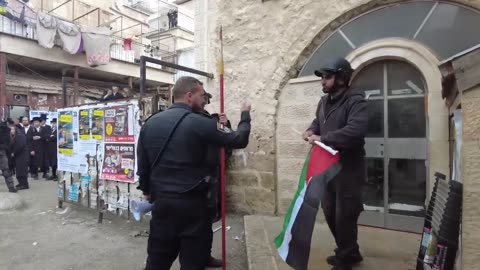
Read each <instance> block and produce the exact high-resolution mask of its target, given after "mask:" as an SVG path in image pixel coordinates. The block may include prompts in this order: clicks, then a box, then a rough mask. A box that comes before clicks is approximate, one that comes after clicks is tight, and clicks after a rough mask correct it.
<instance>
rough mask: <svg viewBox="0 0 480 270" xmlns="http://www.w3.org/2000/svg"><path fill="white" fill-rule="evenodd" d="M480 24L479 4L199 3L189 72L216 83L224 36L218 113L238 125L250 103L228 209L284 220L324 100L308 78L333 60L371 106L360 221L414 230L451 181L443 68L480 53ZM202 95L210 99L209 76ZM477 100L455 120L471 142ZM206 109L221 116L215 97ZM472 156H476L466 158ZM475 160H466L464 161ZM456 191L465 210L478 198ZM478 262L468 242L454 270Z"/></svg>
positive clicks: (466, 170)
mask: <svg viewBox="0 0 480 270" xmlns="http://www.w3.org/2000/svg"><path fill="white" fill-rule="evenodd" d="M479 23H480V1H477V0H470V1H463V0H458V1H398V0H396V1H395V0H388V1H378V0H360V1H347V0H340V1H325V0H322V1H292V0H268V1H267V0H264V1H260V0H257V1H246V0H242V1H213V0H210V1H209V0H198V1H197V3H196V13H195V41H196V49H195V50H196V51H195V59H196V68H198V69H203V70H207V71H209V72H215V73H217V60H218V58H219V55H220V43H219V34H218V33H219V30H220V26H221V27H222V28H223V39H224V42H223V46H224V51H223V55H224V61H225V89H226V90H225V91H226V92H225V98H226V108H227V113H228V114H229V116H230V118H232V119H233V121H234V122H235V121H237V120H238V118H239V112H238V109H239V104H240V102H239V101H240V100H241V99H244V98H247V99H250V100H251V101H252V102H253V106H252V107H253V113H252V119H253V122H252V125H253V131H252V136H251V143H250V145H249V146H248V148H247V149H245V150H241V151H237V152H236V153H235V154H234V156H233V158H232V161H231V164H230V171H229V178H228V187H227V192H228V199H229V200H228V203H229V206H230V207H231V208H233V209H235V210H237V211H241V212H247V213H264V214H278V215H281V214H283V213H285V212H286V210H287V208H288V206H289V203H290V201H291V199H292V196H293V192H294V191H295V190H296V185H297V183H298V176H299V174H300V169H301V166H302V164H303V162H304V159H305V155H306V153H307V151H308V149H309V146H308V145H306V144H305V143H304V142H303V141H302V140H301V136H300V134H299V133H301V132H303V131H304V130H305V129H306V128H307V126H308V125H309V123H310V122H311V120H312V119H313V117H314V111H315V108H316V105H317V103H318V100H319V99H320V96H321V95H322V91H321V83H320V80H319V79H318V78H316V77H315V76H313V75H312V74H313V71H314V69H315V68H317V67H318V66H320V65H321V64H322V62H324V61H325V60H326V59H327V58H328V57H335V56H339V57H346V58H347V59H348V60H349V61H351V63H352V66H353V67H354V68H355V69H356V72H355V74H354V78H353V81H352V84H353V85H354V86H355V87H357V88H359V89H362V90H364V91H365V92H366V94H367V96H368V104H369V118H370V121H369V122H370V123H369V127H368V136H367V140H366V141H367V142H366V146H365V149H366V152H367V168H366V171H367V178H368V183H367V185H366V187H365V193H364V203H365V209H366V211H365V212H364V213H363V214H362V216H361V220H360V223H362V224H366V225H373V226H378V227H384V228H390V229H400V230H407V231H419V230H421V228H422V222H423V217H424V209H425V203H426V202H427V201H428V197H429V195H430V192H431V189H432V187H433V181H434V174H435V173H436V172H440V173H443V174H445V175H447V177H448V178H449V180H450V178H452V177H451V176H452V171H453V168H452V167H453V165H452V164H453V161H452V160H453V157H452V156H454V151H452V150H451V147H450V145H451V143H450V141H451V140H453V139H452V137H451V134H450V133H451V132H450V130H451V128H452V125H453V124H452V121H451V118H452V117H453V113H454V110H452V109H451V108H452V106H453V105H451V104H449V103H448V102H447V103H446V100H445V99H444V98H445V97H446V96H444V95H442V89H443V90H444V88H445V85H442V81H443V83H444V84H445V82H446V81H448V80H446V79H445V76H447V75H446V74H447V72H445V71H444V69H445V68H444V66H445V65H447V64H448V63H450V62H452V61H453V60H455V59H457V58H458V57H459V56H462V55H465V54H467V53H468V52H470V51H473V50H475V49H476V48H478V47H480V28H478V27H477V26H478V25H479ZM465 57H467V56H465ZM477 65H478V64H477ZM474 67H476V69H475V68H474V69H473V70H478V66H474ZM456 72H457V73H456V74H457V75H458V74H461V73H462V72H463V71H462V70H461V69H458V70H456ZM217 74H218V73H217ZM475 74H477V76H478V72H477V73H475ZM206 87H207V89H208V91H209V92H213V93H218V88H219V87H218V78H217V80H211V81H207V82H206ZM469 87H470V88H471V87H474V85H470V86H469ZM474 93H476V92H474V91H472V92H470V93H469V94H468V95H471V96H472V99H471V100H470V99H469V100H467V102H466V103H465V106H469V107H468V109H469V111H468V114H467V112H464V117H465V119H464V128H463V131H464V137H465V136H467V135H465V132H466V131H467V130H470V131H469V132H468V134H469V136H470V137H468V138H469V140H471V141H475V140H478V128H473V127H474V124H475V123H476V120H478V113H479V110H480V105H478V103H472V102H473V101H474V100H475V101H476V100H477V99H474V98H473V97H474V96H475V97H476V95H475V94H474ZM468 95H465V96H463V98H464V100H465V98H466V96H468ZM216 96H217V95H216ZM212 107H213V108H212V110H215V109H218V99H216V97H214V104H213V105H212ZM454 109H455V108H454ZM467 115H468V119H469V120H468V121H467ZM467 125H472V126H468V127H467ZM472 128H473V129H472ZM475 132H476V133H475ZM475 134H477V135H475ZM470 143H471V144H473V142H470ZM472 147H473V146H472ZM464 149H466V148H464ZM473 149H477V150H478V148H468V151H470V150H471V151H473ZM475 151H476V150H475ZM477 152H478V151H477ZM477 152H475V153H476V154H474V153H470V152H468V154H467V153H465V154H464V155H465V156H468V157H469V159H470V158H472V157H478V153H477ZM465 156H464V159H463V162H464V163H463V166H464V167H463V174H462V178H458V177H456V179H454V180H458V181H465V182H466V181H467V179H468V181H475V179H474V177H477V178H478V172H477V171H474V168H475V167H474V165H473V164H471V163H469V162H466V163H465ZM465 166H467V167H465ZM477 167H478V166H477ZM457 175H458V174H457ZM465 184H466V186H465V188H466V192H465V195H466V196H465V198H464V204H465V205H468V204H469V203H473V201H472V202H470V200H473V199H474V198H476V197H478V196H479V192H478V191H476V190H468V188H469V185H467V183H465ZM472 185H474V184H473V182H472ZM472 211H473V210H472ZM472 214H473V212H472ZM321 216H322V215H321V214H320V215H319V218H321ZM464 221H466V220H465V217H464ZM478 222H480V216H478V215H469V218H468V224H469V225H468V226H467V225H465V226H467V227H465V229H466V230H467V228H469V229H470V231H468V230H467V231H463V235H464V236H465V235H469V234H471V233H473V231H471V230H473V227H474V226H476V225H477V224H478ZM471 243H473V242H471ZM475 254H477V255H475ZM478 254H480V252H479V249H478V244H475V245H474V244H471V245H470V246H469V248H468V249H465V250H464V254H463V261H464V262H466V263H468V262H470V263H471V262H473V261H474V259H475V258H477V257H476V256H478ZM464 267H466V268H464V269H475V267H473V264H466V265H464Z"/></svg>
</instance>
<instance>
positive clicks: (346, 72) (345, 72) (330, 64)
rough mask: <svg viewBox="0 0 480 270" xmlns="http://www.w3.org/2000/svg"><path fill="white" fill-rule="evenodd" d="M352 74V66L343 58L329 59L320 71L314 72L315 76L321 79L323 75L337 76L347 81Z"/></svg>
mask: <svg viewBox="0 0 480 270" xmlns="http://www.w3.org/2000/svg"><path fill="white" fill-rule="evenodd" d="M352 73H353V69H352V66H351V65H350V63H349V62H348V61H347V60H346V59H345V58H334V59H330V60H329V61H327V62H326V63H325V64H324V65H323V66H322V67H320V69H318V70H315V75H316V76H318V77H323V75H325V74H336V75H337V74H338V75H341V76H342V77H343V78H345V79H348V80H349V79H350V77H351V75H352Z"/></svg>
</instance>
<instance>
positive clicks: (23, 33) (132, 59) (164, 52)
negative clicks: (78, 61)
mask: <svg viewBox="0 0 480 270" xmlns="http://www.w3.org/2000/svg"><path fill="white" fill-rule="evenodd" d="M0 33H3V34H8V35H12V36H18V37H22V38H26V39H31V40H37V33H36V29H35V26H32V25H29V24H25V23H20V22H18V21H15V20H12V19H10V18H7V17H5V16H1V15H0ZM111 39H112V43H111V46H110V57H111V58H112V59H116V60H120V61H125V62H129V63H138V59H140V56H142V55H146V56H150V57H154V58H157V59H160V60H164V61H170V60H171V61H173V59H174V57H172V55H174V52H173V51H171V48H169V47H168V46H166V45H163V44H157V45H154V46H149V45H145V44H142V43H138V42H135V41H132V42H131V43H130V44H129V43H128V42H125V39H124V38H121V37H116V36H112V37H111ZM58 45H59V44H56V46H58ZM65 53H66V52H65ZM149 66H151V67H154V68H160V69H164V70H169V69H168V68H164V67H161V66H159V65H156V64H151V65H149Z"/></svg>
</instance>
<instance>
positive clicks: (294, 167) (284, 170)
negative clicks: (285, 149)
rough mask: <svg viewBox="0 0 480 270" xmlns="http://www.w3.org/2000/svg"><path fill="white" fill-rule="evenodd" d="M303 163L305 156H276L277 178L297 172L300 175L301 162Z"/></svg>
mask: <svg viewBox="0 0 480 270" xmlns="http://www.w3.org/2000/svg"><path fill="white" fill-rule="evenodd" d="M304 163H305V158H303V159H301V158H291V159H290V158H288V159H287V158H278V161H277V167H278V169H277V176H278V177H279V178H282V177H284V175H292V174H297V175H300V173H301V171H302V168H303V164H304Z"/></svg>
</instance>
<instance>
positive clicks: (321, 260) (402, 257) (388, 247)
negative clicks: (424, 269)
mask: <svg viewBox="0 0 480 270" xmlns="http://www.w3.org/2000/svg"><path fill="white" fill-rule="evenodd" d="M282 224H283V218H279V217H262V216H245V234H246V239H247V253H248V263H249V269H250V270H263V269H269V270H276V269H278V270H287V269H291V268H290V267H289V266H288V265H287V264H285V263H284V262H283V261H282V259H281V258H280V257H279V256H278V255H277V254H278V253H277V251H276V249H275V246H274V244H273V239H274V238H275V237H276V236H277V235H278V234H279V233H280V230H281V228H282ZM420 239H421V235H418V234H411V233H403V232H395V231H387V230H382V229H377V228H370V227H360V230H359V244H360V248H361V252H362V254H363V256H364V259H365V260H364V262H363V263H362V264H361V265H359V266H358V267H355V268H354V269H358V270H367V269H368V270H413V269H415V265H416V261H415V260H416V257H417V252H418V248H419V245H420ZM333 243H334V240H333V238H332V236H331V235H330V231H329V229H328V227H327V225H326V224H325V223H317V224H316V225H315V230H314V234H313V238H312V250H311V252H310V261H309V269H315V270H330V269H331V266H328V264H327V263H326V262H325V259H326V257H327V256H330V255H331V254H333V249H334V245H333Z"/></svg>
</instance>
